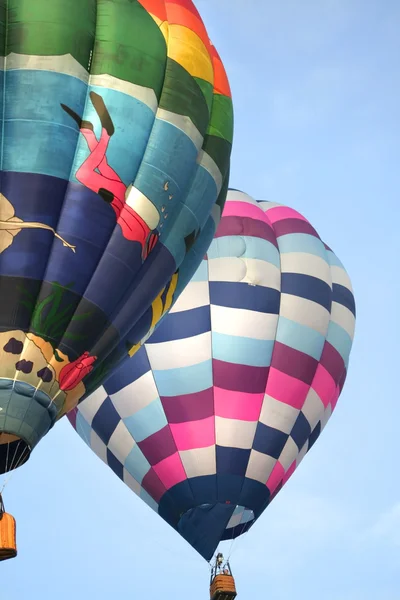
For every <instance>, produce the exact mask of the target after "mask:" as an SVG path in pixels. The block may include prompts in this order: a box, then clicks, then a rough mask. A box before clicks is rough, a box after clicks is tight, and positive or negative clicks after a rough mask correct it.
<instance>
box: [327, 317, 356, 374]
mask: <svg viewBox="0 0 400 600" xmlns="http://www.w3.org/2000/svg"><path fill="white" fill-rule="evenodd" d="M326 339H327V341H328V342H329V343H330V344H332V346H333V347H334V348H336V350H337V351H338V352H339V354H340V356H341V357H342V358H343V360H344V363H345V365H346V367H347V366H348V363H349V357H350V351H351V346H352V343H353V342H352V340H351V337H350V336H349V334H348V333H347V331H345V330H344V329H343V327H340V325H338V324H337V323H334V322H333V321H331V322H330V323H329V329H328V335H327V337H326Z"/></svg>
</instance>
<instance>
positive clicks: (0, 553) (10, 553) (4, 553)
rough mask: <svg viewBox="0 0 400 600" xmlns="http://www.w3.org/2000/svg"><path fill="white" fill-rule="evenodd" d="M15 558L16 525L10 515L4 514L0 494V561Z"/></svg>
mask: <svg viewBox="0 0 400 600" xmlns="http://www.w3.org/2000/svg"><path fill="white" fill-rule="evenodd" d="M16 556H17V539H16V523H15V519H14V517H13V516H12V515H10V514H8V513H6V510H5V508H4V502H3V498H2V495H1V494H0V561H2V560H7V559H9V558H15V557H16Z"/></svg>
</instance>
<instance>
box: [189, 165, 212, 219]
mask: <svg viewBox="0 0 400 600" xmlns="http://www.w3.org/2000/svg"><path fill="white" fill-rule="evenodd" d="M217 196H218V190H217V184H216V183H215V180H214V178H213V177H212V175H211V173H209V171H207V169H205V168H204V167H203V165H199V164H198V165H197V170H196V174H195V176H194V179H193V183H192V185H191V186H190V190H189V193H188V195H187V198H186V202H185V204H186V206H187V207H188V208H189V209H190V210H191V211H192V213H193V214H194V215H195V217H196V220H197V222H198V223H199V225H200V227H203V226H204V224H205V222H206V221H207V219H208V217H209V214H210V212H211V209H212V207H213V205H214V204H215V202H216V200H217Z"/></svg>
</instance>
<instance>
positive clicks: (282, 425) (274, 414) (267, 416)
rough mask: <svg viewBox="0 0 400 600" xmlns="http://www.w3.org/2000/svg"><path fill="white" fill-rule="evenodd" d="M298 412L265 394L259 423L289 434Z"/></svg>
mask: <svg viewBox="0 0 400 600" xmlns="http://www.w3.org/2000/svg"><path fill="white" fill-rule="evenodd" d="M299 412H300V411H299V410H298V409H297V408H293V406H290V405H289V404H286V403H285V402H280V401H279V400H276V399H275V398H272V396H269V395H268V394H265V396H264V401H263V404H262V408H261V414H260V419H259V420H260V423H263V424H264V425H268V426H269V427H273V428H274V429H278V430H279V431H283V433H287V434H289V433H290V432H291V431H292V429H293V425H294V423H295V421H296V419H297V417H298V416H299Z"/></svg>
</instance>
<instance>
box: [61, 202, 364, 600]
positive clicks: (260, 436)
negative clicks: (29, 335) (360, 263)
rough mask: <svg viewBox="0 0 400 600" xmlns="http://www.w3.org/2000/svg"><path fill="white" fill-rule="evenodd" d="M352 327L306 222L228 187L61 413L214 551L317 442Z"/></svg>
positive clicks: (332, 259)
mask: <svg viewBox="0 0 400 600" xmlns="http://www.w3.org/2000/svg"><path fill="white" fill-rule="evenodd" d="M354 325H355V303H354V297H353V293H352V289H351V283H350V280H349V277H348V275H347V273H346V271H345V269H344V267H343V265H342V264H341V262H340V261H339V259H338V258H337V257H336V255H335V254H334V253H333V252H332V250H331V249H330V248H329V247H328V246H326V245H325V244H324V242H322V241H321V239H320V237H319V236H318V233H317V232H316V231H315V229H314V228H313V227H312V226H311V225H310V223H309V222H308V221H307V220H306V219H305V218H304V217H303V216H302V215H301V214H299V213H298V212H296V211H295V210H293V209H291V208H288V207H286V206H282V205H279V204H274V203H272V202H256V201H255V200H253V199H252V198H250V197H249V196H247V195H246V194H244V193H242V192H238V191H235V190H230V191H229V192H228V198H227V202H226V204H225V208H224V212H223V217H222V220H221V223H220V225H219V227H218V229H217V233H216V235H215V238H214V240H213V242H212V244H211V246H210V248H209V250H208V252H207V255H206V257H205V258H204V260H203V261H202V263H201V265H200V266H199V268H198V270H197V271H196V273H195V275H194V276H193V278H192V279H191V281H190V283H189V284H188V285H187V287H186V288H185V290H184V291H183V292H182V294H181V295H180V297H179V298H178V299H177V301H176V303H175V304H174V306H173V308H172V309H171V311H170V313H169V314H168V315H167V316H166V317H164V318H163V320H162V321H161V322H160V324H159V326H158V327H157V328H156V330H155V332H154V333H153V335H152V336H151V338H150V339H148V340H147V342H146V344H145V345H144V346H142V347H141V349H140V350H139V351H138V352H137V353H136V354H135V356H133V357H132V358H131V359H129V360H127V361H126V362H124V363H123V364H122V365H121V366H120V367H119V368H118V369H117V370H116V371H115V372H114V373H113V374H112V375H111V377H109V378H108V379H107V380H106V382H105V383H104V384H103V386H101V387H100V388H98V389H97V391H96V392H95V393H94V394H92V395H90V396H89V397H87V398H85V399H84V400H83V401H82V402H81V403H80V404H79V405H78V407H77V408H76V409H74V411H72V412H71V413H70V414H69V415H68V417H69V419H70V421H71V423H72V425H73V426H74V427H75V429H76V430H77V432H78V433H79V435H80V436H81V437H82V439H83V440H84V441H85V442H86V443H87V444H88V445H89V446H90V447H91V448H92V449H93V451H94V452H95V453H96V454H97V455H98V456H99V457H100V458H101V459H102V460H103V461H104V462H106V463H107V464H108V465H109V467H110V468H111V469H112V470H113V471H114V472H115V473H116V474H117V475H118V477H120V478H121V479H122V480H123V481H124V482H125V483H126V484H127V485H128V486H129V487H130V488H131V489H132V490H133V491H134V492H135V493H136V494H138V495H139V496H140V498H142V500H144V501H145V502H146V503H147V504H148V505H149V506H150V507H151V508H153V509H154V510H155V511H156V512H158V514H159V515H160V516H161V517H162V518H163V519H165V520H166V521H167V522H168V523H169V524H170V525H171V526H172V527H173V528H175V529H176V531H177V532H178V533H179V534H180V535H181V536H182V537H183V538H185V540H187V542H189V544H191V546H192V547H193V548H195V550H197V552H198V553H199V554H200V555H201V556H202V557H204V558H205V559H206V560H210V559H211V558H212V556H213V553H214V551H215V549H216V548H217V546H218V544H219V542H220V541H222V540H228V539H229V540H231V539H233V538H235V537H238V536H240V535H241V534H243V533H244V532H246V531H247V530H248V529H249V528H250V527H251V526H252V525H253V523H254V522H255V521H256V520H257V519H258V517H259V516H260V515H261V513H262V512H263V511H264V509H265V508H266V507H267V506H268V505H269V503H270V502H271V500H272V499H273V498H274V497H275V496H276V494H277V493H278V492H279V490H280V489H281V488H282V486H283V485H284V484H285V482H286V481H287V480H288V479H289V477H290V476H291V475H292V473H293V472H294V471H295V469H296V467H297V466H298V465H299V463H300V462H301V460H302V459H303V457H304V455H305V454H306V453H307V452H308V450H309V449H310V448H311V447H312V446H313V445H314V443H315V442H316V440H317V438H318V436H319V435H320V433H321V431H322V429H323V428H324V427H325V425H326V423H327V421H328V419H329V418H330V416H331V414H332V412H333V410H334V408H335V406H336V403H337V400H338V397H339V394H340V392H341V390H342V388H343V384H344V381H345V377H346V372H347V368H348V362H349V354H350V349H351V346H352V340H353V334H354ZM218 556H219V558H220V561H221V565H220V564H218V561H217V563H216V565H215V569H216V575H221V576H223V573H222V574H220V573H219V570H218V569H219V567H220V566H223V559H222V558H221V556H220V555H218ZM217 558H218V557H217ZM226 575H227V576H228V577H229V576H230V572H229V565H228V572H227V573H226ZM219 581H220V580H219ZM217 583H218V582H217ZM229 585H230V586H231V588H230V589H231V591H230V594H231V595H229V593H227V592H226V595H225V596H224V595H223V594H222V592H221V590H220V588H218V585H215V586H214V587H212V589H211V592H212V597H213V598H222V597H223V598H225V597H235V594H236V591H235V587H234V585H233V584H232V582H231V583H230V584H229ZM228 587H229V586H228ZM224 593H225V592H224Z"/></svg>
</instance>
